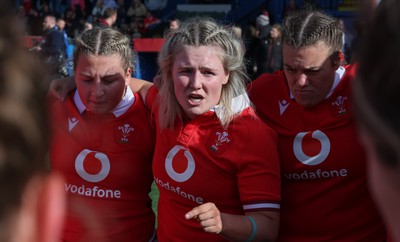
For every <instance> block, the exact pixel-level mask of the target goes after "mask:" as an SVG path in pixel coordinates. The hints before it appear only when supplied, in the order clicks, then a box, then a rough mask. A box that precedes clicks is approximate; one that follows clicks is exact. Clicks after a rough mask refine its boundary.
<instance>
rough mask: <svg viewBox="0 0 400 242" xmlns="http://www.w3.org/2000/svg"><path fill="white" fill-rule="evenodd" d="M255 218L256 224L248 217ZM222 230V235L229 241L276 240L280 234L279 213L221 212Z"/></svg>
mask: <svg viewBox="0 0 400 242" xmlns="http://www.w3.org/2000/svg"><path fill="white" fill-rule="evenodd" d="M247 216H249V217H251V218H253V221H254V224H253V223H252V222H251V221H250V219H249V218H248V217H247ZM221 219H222V231H221V232H220V235H221V236H223V237H224V238H226V239H228V240H229V241H250V240H249V239H250V237H251V236H252V235H254V238H253V239H252V240H251V241H253V242H255V241H275V240H276V239H277V234H278V226H279V213H278V212H261V213H249V214H247V215H246V216H243V215H232V214H225V213H222V214H221Z"/></svg>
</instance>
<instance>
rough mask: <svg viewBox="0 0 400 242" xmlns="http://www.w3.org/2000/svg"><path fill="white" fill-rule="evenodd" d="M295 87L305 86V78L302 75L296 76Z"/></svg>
mask: <svg viewBox="0 0 400 242" xmlns="http://www.w3.org/2000/svg"><path fill="white" fill-rule="evenodd" d="M296 78H297V85H299V86H301V87H304V86H306V85H307V76H306V75H305V74H304V73H300V74H298V75H297V77H296Z"/></svg>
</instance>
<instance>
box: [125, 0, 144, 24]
mask: <svg viewBox="0 0 400 242" xmlns="http://www.w3.org/2000/svg"><path fill="white" fill-rule="evenodd" d="M146 13H147V8H146V6H144V4H143V3H142V1H141V0H133V1H132V5H131V6H130V7H129V8H128V11H127V13H126V15H127V16H128V17H129V18H130V19H131V21H132V19H133V20H135V21H139V20H141V21H143V19H144V18H145V17H146Z"/></svg>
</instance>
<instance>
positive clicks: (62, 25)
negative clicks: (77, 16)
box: [56, 18, 69, 58]
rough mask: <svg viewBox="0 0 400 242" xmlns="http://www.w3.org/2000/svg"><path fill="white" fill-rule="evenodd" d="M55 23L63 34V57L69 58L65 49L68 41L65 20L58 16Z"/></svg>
mask: <svg viewBox="0 0 400 242" xmlns="http://www.w3.org/2000/svg"><path fill="white" fill-rule="evenodd" d="M56 25H57V28H58V31H60V32H61V33H62V35H63V39H64V45H65V47H66V48H65V58H69V56H68V53H67V49H68V46H69V41H68V35H67V33H66V32H65V20H64V19H62V18H59V19H58V20H57V24H56Z"/></svg>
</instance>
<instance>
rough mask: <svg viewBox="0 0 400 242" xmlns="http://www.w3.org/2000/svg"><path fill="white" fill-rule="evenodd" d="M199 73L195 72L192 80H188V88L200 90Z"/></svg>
mask: <svg viewBox="0 0 400 242" xmlns="http://www.w3.org/2000/svg"><path fill="white" fill-rule="evenodd" d="M201 78H202V76H201V73H200V72H196V73H194V75H193V76H192V78H191V79H192V80H190V86H191V87H192V88H193V89H200V88H201Z"/></svg>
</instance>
